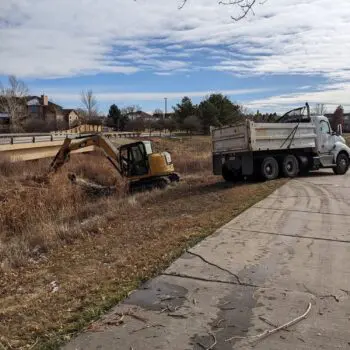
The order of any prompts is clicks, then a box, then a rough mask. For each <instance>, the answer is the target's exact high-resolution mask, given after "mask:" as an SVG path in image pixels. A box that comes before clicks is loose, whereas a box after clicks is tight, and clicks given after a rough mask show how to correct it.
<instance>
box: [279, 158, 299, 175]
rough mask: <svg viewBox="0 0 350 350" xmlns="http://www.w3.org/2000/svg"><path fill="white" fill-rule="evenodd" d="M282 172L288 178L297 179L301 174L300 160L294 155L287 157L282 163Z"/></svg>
mask: <svg viewBox="0 0 350 350" xmlns="http://www.w3.org/2000/svg"><path fill="white" fill-rule="evenodd" d="M282 172H283V174H284V176H286V177H296V176H297V175H298V174H299V162H298V159H297V158H296V157H295V156H293V155H292V154H289V155H287V156H285V157H284V159H283V162H282Z"/></svg>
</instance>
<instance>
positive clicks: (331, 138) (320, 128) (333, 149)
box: [311, 116, 350, 167]
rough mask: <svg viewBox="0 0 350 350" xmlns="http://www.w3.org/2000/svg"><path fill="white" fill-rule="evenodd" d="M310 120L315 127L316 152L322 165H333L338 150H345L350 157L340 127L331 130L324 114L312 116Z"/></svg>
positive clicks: (349, 149)
mask: <svg viewBox="0 0 350 350" xmlns="http://www.w3.org/2000/svg"><path fill="white" fill-rule="evenodd" d="M311 122H312V123H313V124H315V127H316V135H317V139H316V147H317V149H316V152H317V153H318V154H319V155H320V159H321V163H322V165H323V166H325V167H326V166H333V165H335V163H336V159H337V157H338V154H339V153H340V152H345V153H346V154H347V156H348V158H350V148H349V147H348V146H347V144H346V141H345V139H344V138H343V137H342V136H341V128H339V130H338V131H337V132H335V131H332V128H331V126H330V123H329V120H328V118H326V117H324V116H312V117H311Z"/></svg>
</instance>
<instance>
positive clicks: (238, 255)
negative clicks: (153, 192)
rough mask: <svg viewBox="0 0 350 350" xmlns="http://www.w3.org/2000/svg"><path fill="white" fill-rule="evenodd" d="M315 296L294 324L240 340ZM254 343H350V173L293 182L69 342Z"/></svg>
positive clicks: (74, 345) (104, 345) (290, 315)
mask: <svg viewBox="0 0 350 350" xmlns="http://www.w3.org/2000/svg"><path fill="white" fill-rule="evenodd" d="M321 175H322V174H321ZM309 302H311V305H312V308H311V311H310V313H309V315H308V317H307V319H305V320H302V321H301V322H299V323H297V324H296V325H294V326H292V327H290V328H288V330H282V331H280V332H278V333H275V334H273V335H271V336H269V337H267V338H264V339H261V340H259V341H256V342H254V343H252V342H248V341H247V340H246V339H242V338H246V337H251V336H255V335H257V334H259V333H262V332H264V331H265V330H268V329H273V328H274V326H278V325H281V324H284V323H286V322H288V321H290V320H292V319H294V318H296V317H297V316H299V315H302V314H303V313H304V312H305V311H306V309H307V307H308V304H309ZM121 315H124V316H121ZM121 317H123V322H122V323H121V324H119V323H120V322H119V321H120V318H121ZM232 337H237V338H234V339H233V340H231V341H227V340H228V339H229V338H232ZM214 342H216V345H215V346H212V345H213V344H214ZM253 346H254V349H276V350H281V349H283V350H289V349H291V350H295V349H350V176H333V175H330V173H328V174H323V176H311V177H307V178H300V179H296V180H292V181H290V182H289V183H288V184H287V185H285V186H283V187H281V188H280V189H279V190H277V191H276V192H275V193H274V194H272V195H271V196H269V197H268V198H266V199H265V200H263V201H262V202H260V203H258V204H256V205H255V206H254V207H252V208H250V209H248V210H247V211H246V212H244V213H243V214H242V215H240V216H238V217H237V218H235V219H234V220H232V221H231V222H230V223H228V224H227V225H225V226H224V227H222V228H221V229H219V230H218V231H217V232H216V233H215V234H213V235H212V236H210V237H209V238H207V239H206V240H204V241H202V242H201V243H200V244H198V245H197V246H196V247H194V248H193V249H191V250H190V251H189V252H188V253H186V254H184V255H183V256H182V257H181V258H180V259H178V260H177V261H175V262H174V263H173V264H172V265H171V266H170V267H169V268H168V269H167V270H166V271H165V272H164V273H163V274H162V275H160V276H159V277H157V278H154V279H153V280H151V281H149V282H148V283H147V284H146V285H144V286H143V288H142V289H139V290H137V291H135V292H134V293H133V294H131V295H130V297H129V298H128V299H126V300H125V301H124V302H123V303H121V304H119V305H118V306H117V307H115V308H114V309H113V310H112V311H111V312H110V313H109V314H108V315H107V316H106V317H104V318H103V319H102V320H101V321H99V322H98V323H96V324H95V325H94V326H93V327H92V329H91V330H90V331H88V332H85V333H83V334H81V335H80V336H78V337H77V338H76V339H75V340H73V341H72V342H71V343H69V344H68V345H66V346H65V347H64V349H66V350H76V349H79V350H80V349H81V350H83V349H84V350H86V349H127V350H130V349H133V350H141V349H142V350H145V349H147V350H148V349H150V350H152V349H165V350H171V349H172V350H175V349H176V350H183V349H189V350H190V349H191V350H193V349H217V350H226V349H250V348H252V347H253Z"/></svg>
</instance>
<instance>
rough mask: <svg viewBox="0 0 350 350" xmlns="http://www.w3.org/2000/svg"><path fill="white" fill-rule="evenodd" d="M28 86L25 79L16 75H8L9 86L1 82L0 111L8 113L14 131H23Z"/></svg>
mask: <svg viewBox="0 0 350 350" xmlns="http://www.w3.org/2000/svg"><path fill="white" fill-rule="evenodd" d="M27 95H28V88H27V86H26V85H25V84H24V82H23V81H21V80H18V79H17V78H16V77H15V76H14V75H10V76H9V77H8V86H7V87H4V86H3V85H2V84H1V83H0V111H2V112H3V113H6V114H8V116H9V118H10V125H11V129H12V130H13V131H22V129H23V127H22V122H23V119H24V118H25V117H26V108H25V107H26V104H25V97H26V96H27Z"/></svg>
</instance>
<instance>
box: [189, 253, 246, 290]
mask: <svg viewBox="0 0 350 350" xmlns="http://www.w3.org/2000/svg"><path fill="white" fill-rule="evenodd" d="M186 252H187V253H188V254H191V255H193V256H196V257H197V258H199V259H201V260H202V261H204V262H205V263H206V264H208V265H211V266H214V267H216V268H218V269H219V270H221V271H224V272H227V273H228V274H230V275H231V276H233V277H234V278H235V279H236V280H237V283H238V284H239V285H242V282H241V280H240V279H239V277H238V275H236V274H235V273H233V272H232V271H230V270H228V269H225V268H224V267H221V266H219V265H216V264H214V263H212V262H210V261H208V260H207V259H206V258H204V257H203V256H202V255H200V254H197V253H193V252H191V251H189V250H186Z"/></svg>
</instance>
